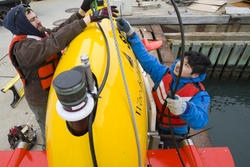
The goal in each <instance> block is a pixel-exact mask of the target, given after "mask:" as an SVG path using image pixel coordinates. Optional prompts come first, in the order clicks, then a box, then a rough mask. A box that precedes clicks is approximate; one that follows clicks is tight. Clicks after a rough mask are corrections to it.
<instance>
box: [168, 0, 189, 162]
mask: <svg viewBox="0 0 250 167" xmlns="http://www.w3.org/2000/svg"><path fill="white" fill-rule="evenodd" d="M171 2H172V4H173V6H174V9H175V12H176V14H177V18H178V21H179V25H180V29H181V41H182V49H181V51H182V57H181V65H180V71H179V74H178V77H177V81H176V84H175V88H174V91H173V92H172V93H171V96H170V97H171V98H172V99H174V95H175V93H176V91H177V88H178V85H179V82H180V79H181V73H182V68H183V62H184V48H185V38H184V29H183V24H182V20H181V16H180V12H179V10H178V8H177V6H176V4H175V1H174V0H171ZM164 110H165V108H163V112H164ZM168 121H169V126H170V133H171V135H172V139H173V141H174V145H175V148H176V151H177V153H178V155H179V158H180V160H181V163H182V165H183V166H184V167H185V164H184V162H183V159H182V157H181V154H180V151H179V149H178V146H177V143H176V140H175V136H174V132H173V127H172V123H171V118H170V110H169V109H168Z"/></svg>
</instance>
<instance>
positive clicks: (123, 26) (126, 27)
mask: <svg viewBox="0 0 250 167" xmlns="http://www.w3.org/2000/svg"><path fill="white" fill-rule="evenodd" d="M116 21H117V23H116V24H117V27H118V28H119V29H120V30H121V31H124V32H126V34H127V37H128V38H132V37H134V36H135V31H134V29H133V28H132V27H131V25H130V24H129V22H128V21H127V20H125V19H123V18H117V19H116Z"/></svg>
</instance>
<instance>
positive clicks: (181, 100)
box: [117, 18, 211, 148]
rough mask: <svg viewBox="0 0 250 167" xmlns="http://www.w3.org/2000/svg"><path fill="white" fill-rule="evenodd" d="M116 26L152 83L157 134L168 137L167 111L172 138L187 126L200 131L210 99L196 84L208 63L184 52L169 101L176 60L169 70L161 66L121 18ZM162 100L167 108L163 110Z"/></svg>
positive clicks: (203, 78)
mask: <svg viewBox="0 0 250 167" xmlns="http://www.w3.org/2000/svg"><path fill="white" fill-rule="evenodd" d="M117 27H118V28H119V29H120V30H121V31H125V32H126V35H127V38H128V42H129V43H130V45H131V47H132V49H133V51H134V53H135V56H136V58H137V59H138V61H139V62H140V64H141V65H142V67H143V69H144V70H145V71H146V72H147V73H148V74H149V75H150V76H151V78H152V80H153V82H154V84H155V85H154V87H153V90H152V94H153V97H154V100H155V103H156V107H157V128H158V131H159V133H160V134H170V133H169V132H170V126H169V121H168V108H169V109H170V118H171V124H172V127H173V132H174V134H175V135H186V134H187V133H188V127H190V128H193V129H195V130H198V129H202V128H204V127H205V126H206V124H207V122H208V114H207V109H208V105H209V103H210V96H209V94H208V93H207V92H206V91H205V88H204V86H203V85H202V84H201V83H200V82H202V81H204V80H205V76H206V69H207V66H209V65H210V64H211V62H210V60H209V59H208V58H207V57H206V56H204V55H203V54H201V53H199V52H193V51H189V52H185V54H184V63H183V69H182V73H181V79H180V82H179V84H178V85H177V92H176V95H175V97H174V99H172V98H170V97H169V92H171V89H172V90H174V88H175V86H176V81H177V77H178V75H179V70H180V64H181V63H180V59H177V60H176V61H175V63H174V64H173V65H172V67H171V68H169V67H167V66H164V65H162V64H161V63H160V62H159V61H158V60H157V58H156V57H154V56H152V55H151V54H149V53H148V51H147V50H146V49H145V46H144V45H143V43H142V42H141V39H140V37H139V36H138V35H137V34H136V33H135V31H134V30H133V28H132V27H131V26H130V24H129V23H128V22H127V21H126V20H125V19H123V18H118V19H117ZM165 99H166V100H165ZM165 101H166V102H167V103H166V104H167V105H166V107H165V110H164V111H163V106H164V104H165ZM162 140H163V139H162ZM163 141H164V145H165V146H164V147H165V148H168V147H166V145H168V146H170V147H171V145H172V143H171V142H172V140H163Z"/></svg>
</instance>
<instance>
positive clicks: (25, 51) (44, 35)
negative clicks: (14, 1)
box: [3, 0, 118, 150]
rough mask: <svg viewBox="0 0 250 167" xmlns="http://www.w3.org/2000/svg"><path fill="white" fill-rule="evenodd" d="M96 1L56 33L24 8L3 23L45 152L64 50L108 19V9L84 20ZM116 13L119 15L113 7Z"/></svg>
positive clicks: (88, 0) (85, 1)
mask: <svg viewBox="0 0 250 167" xmlns="http://www.w3.org/2000/svg"><path fill="white" fill-rule="evenodd" d="M93 1H94V0H83V3H82V5H81V7H80V9H79V10H78V12H76V13H74V14H73V15H71V16H70V18H68V19H67V20H66V21H65V22H64V23H62V24H61V25H59V26H58V27H55V28H53V29H52V30H51V29H46V28H45V27H43V26H42V24H41V21H40V20H39V19H38V18H37V16H36V14H35V13H34V12H33V11H32V10H31V9H30V8H29V6H26V5H24V4H20V5H18V6H16V7H15V8H13V9H12V10H10V11H9V12H8V14H7V15H6V17H5V18H4V20H3V26H4V27H5V28H7V29H8V30H10V31H11V32H12V34H13V39H12V42H11V45H10V50H9V56H10V59H11V62H12V64H13V65H14V67H15V68H16V70H17V72H18V73H19V75H20V76H21V79H22V82H23V84H24V91H25V98H26V100H27V102H28V105H29V107H30V109H31V110H32V112H33V113H34V114H35V117H36V120H37V122H38V124H39V126H40V128H41V134H42V138H43V142H44V147H43V150H45V149H46V147H45V120H46V106H47V100H48V94H49V87H50V85H51V82H52V77H53V74H54V71H55V67H56V65H57V63H58V61H59V59H60V56H61V50H63V49H64V48H65V47H66V46H67V45H68V44H69V43H70V42H71V41H72V40H73V39H74V38H75V37H76V36H77V35H78V34H80V33H81V32H82V31H84V28H86V27H87V25H88V24H89V23H91V22H96V21H100V20H102V19H103V18H108V14H107V8H103V9H100V10H98V11H95V12H92V13H91V14H90V15H89V16H87V17H84V16H85V14H86V13H87V11H88V10H89V9H90V5H91V3H92V2H93ZM112 12H114V13H117V12H118V11H117V10H116V9H115V7H112ZM114 13H113V16H114V17H116V15H115V14H114Z"/></svg>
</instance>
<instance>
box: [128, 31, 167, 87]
mask: <svg viewBox="0 0 250 167" xmlns="http://www.w3.org/2000/svg"><path fill="white" fill-rule="evenodd" d="M128 42H129V43H130V45H131V47H132V49H133V51H134V53H135V56H136V58H137V60H138V61H139V62H140V64H141V66H142V68H143V69H144V70H145V71H146V73H148V74H149V75H150V77H151V78H152V80H153V82H154V83H155V85H159V83H160V81H161V79H162V78H163V76H164V75H165V73H166V72H167V70H168V67H167V66H164V65H162V64H161V63H160V62H159V61H158V60H157V58H156V57H154V56H153V55H151V54H150V53H149V52H148V51H147V50H146V48H145V46H144V45H143V43H142V41H141V39H140V37H139V36H138V35H137V34H136V35H135V36H134V37H133V38H128Z"/></svg>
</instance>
